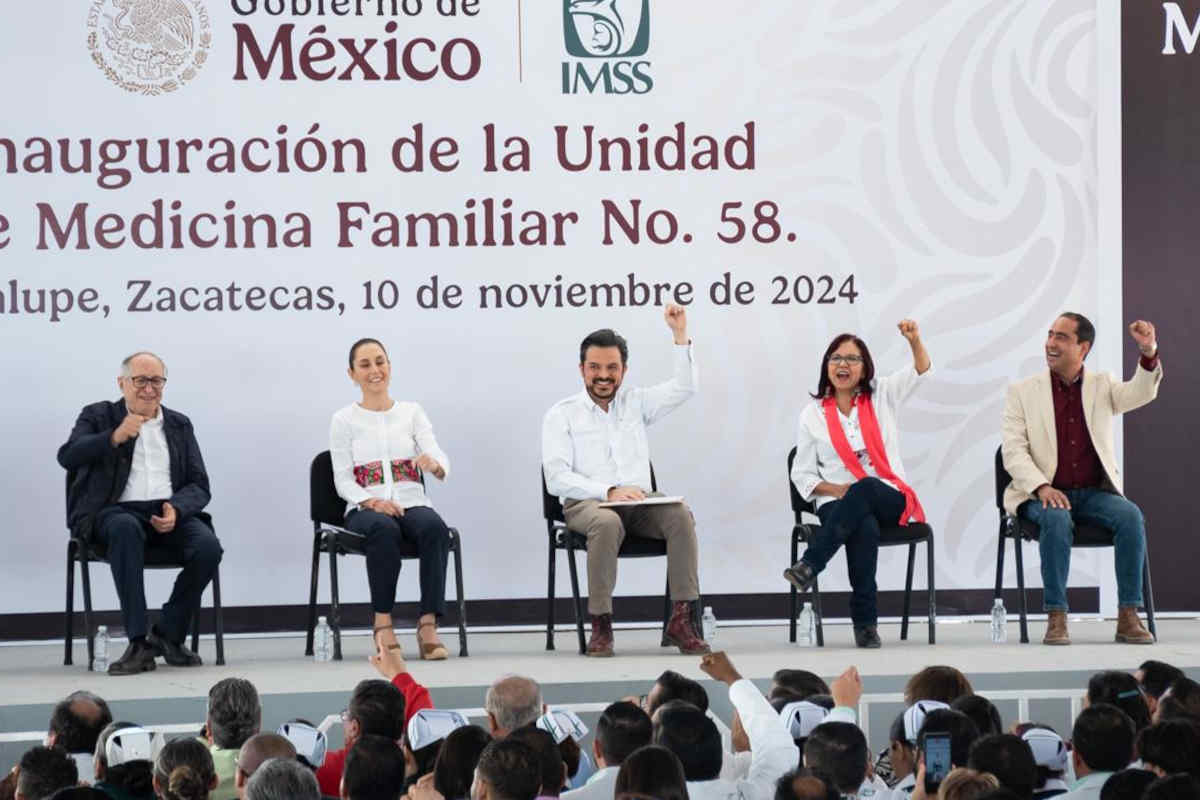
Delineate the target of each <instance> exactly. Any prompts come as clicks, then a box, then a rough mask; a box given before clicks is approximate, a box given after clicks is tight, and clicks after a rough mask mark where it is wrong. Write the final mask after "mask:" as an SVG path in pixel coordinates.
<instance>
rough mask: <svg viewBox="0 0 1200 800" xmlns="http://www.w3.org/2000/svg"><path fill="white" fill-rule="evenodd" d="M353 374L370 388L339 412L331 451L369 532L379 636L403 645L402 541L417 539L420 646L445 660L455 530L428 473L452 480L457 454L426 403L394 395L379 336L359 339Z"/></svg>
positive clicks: (344, 491)
mask: <svg viewBox="0 0 1200 800" xmlns="http://www.w3.org/2000/svg"><path fill="white" fill-rule="evenodd" d="M347 372H348V373H349V375H350V379H351V380H352V381H354V382H355V383H356V384H358V386H359V388H360V389H361V390H362V400H360V401H359V402H357V403H352V404H351V405H348V406H346V407H345V408H343V409H341V410H339V411H338V412H337V413H335V414H334V415H333V420H332V422H331V423H330V425H329V453H330V456H331V457H332V460H333V480H334V484H335V485H336V486H337V492H338V494H339V495H340V496H341V497H342V499H343V500H345V501H346V503H347V507H346V527H347V528H349V529H350V530H352V531H354V532H355V533H359V534H362V535H363V536H364V537H365V538H366V542H365V546H364V549H365V550H366V555H367V582H368V584H369V585H370V588H371V607H372V609H373V610H374V612H375V621H374V626H375V637H376V641H377V642H378V644H380V645H382V646H384V647H390V648H399V647H400V645H399V644H398V643H397V642H396V634H395V631H394V630H393V626H392V607H393V606H394V605H395V603H396V581H397V580H398V579H399V577H400V543H401V541H404V542H415V543H416V545H417V552H418V553H419V554H420V567H419V570H420V584H421V618H420V621H419V622H418V624H417V644H418V646H419V649H420V654H421V658H422V659H432V660H441V659H444V658H446V655H447V654H446V647H445V646H444V645H443V644H442V642H441V641H440V640H439V639H438V633H437V618H438V617H440V616H442V614H444V613H445V611H446V559H447V555H448V554H449V549H450V532H449V530H448V529H447V527H446V523H445V522H443V521H442V518H441V517H440V516H439V515H438V513H437V512H436V511H434V510H433V508H431V507H430V505H429V499H428V498H427V497H426V496H425V486H424V484H423V483H422V480H421V473H426V474H430V475H433V476H435V477H436V478H437V479H438V480H445V479H446V475H447V474H448V473H449V471H450V460H449V459H448V458H446V454H445V453H443V452H442V449H441V448H440V447H438V443H437V440H436V439H435V438H434V437H433V425H431V424H430V422H429V418H428V417H427V416H425V411H424V410H423V409H422V408H421V406H419V405H418V404H416V403H409V402H400V401H396V400H393V399H392V398H391V395H389V394H388V386H389V383H390V381H391V374H392V365H391V362H390V361H389V360H388V356H387V352H386V351H385V350H384V348H383V345H382V344H380V343H379V342H378V341H377V340H375V339H360V340H359V341H357V342H355V343H354V346H353V347H351V348H350V369H349V370H347Z"/></svg>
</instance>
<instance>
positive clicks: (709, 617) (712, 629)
mask: <svg viewBox="0 0 1200 800" xmlns="http://www.w3.org/2000/svg"><path fill="white" fill-rule="evenodd" d="M700 627H701V629H702V630H703V633H704V641H706V642H708V643H709V644H712V643H713V642H714V641H716V639H717V616H716V615H715V614H713V610H712V606H705V607H704V614H703V615H702V616H701V617H700Z"/></svg>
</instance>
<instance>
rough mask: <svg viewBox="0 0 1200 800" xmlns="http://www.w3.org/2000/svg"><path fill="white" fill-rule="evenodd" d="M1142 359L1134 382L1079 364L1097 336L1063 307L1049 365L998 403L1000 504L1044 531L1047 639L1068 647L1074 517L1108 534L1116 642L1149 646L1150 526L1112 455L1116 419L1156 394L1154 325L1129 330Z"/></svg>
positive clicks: (1158, 369) (1049, 341) (1051, 336)
mask: <svg viewBox="0 0 1200 800" xmlns="http://www.w3.org/2000/svg"><path fill="white" fill-rule="evenodd" d="M1129 335H1130V336H1132V337H1133V340H1134V341H1135V342H1137V346H1138V350H1140V351H1141V354H1142V357H1141V359H1140V360H1139V362H1138V368H1137V371H1136V372H1135V373H1134V376H1133V378H1132V379H1130V380H1128V381H1124V382H1122V381H1120V380H1118V379H1117V378H1116V377H1114V376H1113V375H1111V374H1109V373H1106V372H1105V373H1098V372H1087V371H1086V370H1085V369H1084V366H1083V361H1084V359H1085V358H1086V357H1087V354H1088V353H1089V352H1090V351H1091V349H1092V345H1093V343H1094V342H1095V340H1096V329H1095V328H1094V327H1093V326H1092V323H1091V322H1089V321H1088V319H1087V317H1084V316H1083V315H1081V314H1074V313H1071V312H1067V313H1064V314H1062V315H1061V316H1060V317H1059V318H1058V319H1056V320H1055V321H1054V324H1053V325H1052V326H1051V328H1050V331H1049V333H1048V335H1047V338H1046V364H1047V365H1048V366H1049V370H1048V371H1047V372H1044V373H1042V374H1040V375H1035V376H1033V377H1032V378H1027V379H1026V380H1024V381H1021V382H1020V383H1016V384H1013V385H1012V386H1010V387H1009V388H1008V397H1007V398H1006V400H1005V403H1004V443H1003V445H1002V447H1001V451H1002V455H1003V457H1004V467H1005V469H1007V470H1008V472H1009V474H1010V475H1011V476H1012V483H1010V484H1009V486H1008V488H1007V489H1006V490H1005V492H1004V509H1005V511H1007V512H1008V513H1010V514H1017V515H1019V516H1020V517H1021V518H1023V519H1027V520H1030V521H1031V522H1034V523H1036V524H1037V525H1038V526H1040V528H1041V534H1040V536H1039V539H1038V544H1039V547H1040V550H1041V557H1042V586H1043V587H1044V592H1045V610H1046V611H1047V612H1048V613H1049V620H1048V622H1047V625H1046V636H1045V638H1043V639H1042V642H1043V644H1057V645H1063V644H1070V643H1071V638H1070V635H1069V634H1068V633H1067V574H1068V572H1069V571H1070V567H1071V542H1072V540H1073V538H1074V530H1075V523H1076V522H1088V523H1091V524H1094V525H1099V526H1102V527H1104V528H1107V529H1109V530H1111V531H1112V532H1113V545H1114V550H1115V559H1116V573H1117V605H1118V607H1119V615H1118V619H1117V634H1116V640H1117V641H1118V642H1128V643H1130V644H1153V643H1154V637H1153V636H1152V635H1151V634H1150V632H1149V631H1147V630H1146V629H1145V627H1143V625H1142V622H1141V620H1140V619H1139V618H1138V614H1137V608H1138V606H1139V605H1141V604H1142V562H1143V561H1144V559H1145V552H1146V526H1145V521H1144V520H1143V518H1142V512H1141V509H1139V508H1138V507H1137V506H1136V505H1134V504H1133V503H1132V502H1130V501H1129V500H1127V499H1125V497H1124V495H1123V493H1122V485H1123V484H1122V480H1121V470H1120V468H1118V467H1117V460H1116V456H1115V455H1114V453H1113V432H1112V429H1113V418H1114V417H1115V416H1116V415H1117V414H1123V413H1125V412H1126V411H1132V410H1133V409H1135V408H1139V407H1140V406H1144V405H1146V404H1147V403H1149V402H1150V401H1151V400H1153V399H1154V398H1155V397H1156V396H1157V395H1158V384H1159V383H1160V382H1161V381H1162V376H1163V370H1162V365H1161V364H1160V363H1159V360H1158V343H1157V340H1156V339H1155V334H1154V326H1153V325H1151V324H1150V323H1149V322H1145V321H1143V320H1138V321H1137V322H1134V323H1132V324H1131V325H1130V326H1129Z"/></svg>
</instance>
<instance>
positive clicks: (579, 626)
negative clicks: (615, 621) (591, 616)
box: [565, 531, 587, 655]
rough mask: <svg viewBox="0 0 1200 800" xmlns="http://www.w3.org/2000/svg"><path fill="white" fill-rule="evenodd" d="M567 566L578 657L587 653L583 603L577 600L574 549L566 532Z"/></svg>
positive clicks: (577, 572)
mask: <svg viewBox="0 0 1200 800" xmlns="http://www.w3.org/2000/svg"><path fill="white" fill-rule="evenodd" d="M565 536H566V539H567V566H568V567H570V569H571V597H572V599H573V601H574V606H575V632H576V633H577V634H578V635H579V655H584V654H586V653H587V642H586V641H585V640H584V638H583V602H582V601H581V600H580V599H579V568H578V567H577V566H576V565H575V547H574V546H573V545H572V541H571V533H570V531H567V532H566V534H565Z"/></svg>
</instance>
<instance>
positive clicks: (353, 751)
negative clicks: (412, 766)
mask: <svg viewBox="0 0 1200 800" xmlns="http://www.w3.org/2000/svg"><path fill="white" fill-rule="evenodd" d="M360 685H361V684H360ZM401 718H403V714H401ZM403 793H404V753H402V752H401V751H400V747H399V745H398V741H397V739H393V738H391V737H388V736H379V735H376V734H371V733H364V734H362V735H360V736H358V737H356V738H355V741H354V744H353V745H352V746H351V747H350V749H349V750H348V751H347V753H346V765H345V769H344V770H343V772H342V785H341V791H340V792H339V793H338V796H339V797H341V798H342V800H399V797H400V796H401V795H402V794H403Z"/></svg>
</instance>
